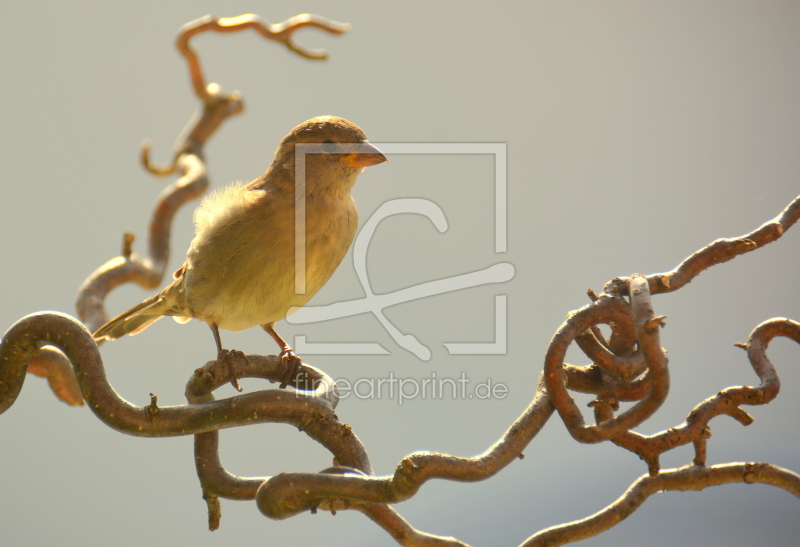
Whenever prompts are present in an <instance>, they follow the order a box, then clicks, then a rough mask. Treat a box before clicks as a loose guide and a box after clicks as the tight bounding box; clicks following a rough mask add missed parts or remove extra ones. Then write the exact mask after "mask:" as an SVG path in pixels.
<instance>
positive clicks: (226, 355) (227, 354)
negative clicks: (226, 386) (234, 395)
mask: <svg viewBox="0 0 800 547" xmlns="http://www.w3.org/2000/svg"><path fill="white" fill-rule="evenodd" d="M237 358H239V359H243V360H244V362H245V363H247V362H248V361H247V357H245V354H244V353H243V352H241V351H239V350H238V349H221V350H219V352H218V353H217V359H219V360H220V361H225V362H226V363H228V367H229V368H230V372H231V378H232V380H231V385H232V386H233V387H234V389H236V391H242V386H240V385H239V379H238V378H237V376H236V359H237Z"/></svg>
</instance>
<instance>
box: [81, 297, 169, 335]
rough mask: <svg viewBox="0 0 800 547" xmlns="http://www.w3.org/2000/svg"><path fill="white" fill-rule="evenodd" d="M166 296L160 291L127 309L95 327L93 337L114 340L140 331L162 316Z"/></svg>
mask: <svg viewBox="0 0 800 547" xmlns="http://www.w3.org/2000/svg"><path fill="white" fill-rule="evenodd" d="M165 304H166V298H165V294H164V292H163V291H162V292H160V293H158V294H156V295H155V296H152V297H150V298H148V299H147V300H145V301H144V302H142V303H141V304H139V305H138V306H134V307H133V308H131V309H129V310H128V311H126V312H124V313H121V314H120V315H118V316H116V317H115V318H114V319H112V320H111V321H109V322H108V323H106V324H105V325H103V326H102V327H100V328H99V329H97V332H95V333H94V339H95V340H97V341H100V340H116V339H117V338H121V337H123V336H125V335H126V334H130V335H134V334H138V333H140V332H142V331H143V330H144V329H146V328H147V327H149V326H150V325H151V324H152V323H155V322H156V321H158V320H159V319H161V318H162V317H164V312H165V311H166V309H165V308H166V307H167V306H165Z"/></svg>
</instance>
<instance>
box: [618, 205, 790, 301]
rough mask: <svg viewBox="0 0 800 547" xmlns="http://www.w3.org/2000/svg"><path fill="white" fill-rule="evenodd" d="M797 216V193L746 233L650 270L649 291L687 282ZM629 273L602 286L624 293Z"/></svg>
mask: <svg viewBox="0 0 800 547" xmlns="http://www.w3.org/2000/svg"><path fill="white" fill-rule="evenodd" d="M798 218H800V196H797V197H796V198H795V199H794V200H792V202H791V203H790V204H789V205H788V206H787V207H786V208H785V209H784V210H783V211H782V212H781V214H779V215H778V216H776V217H775V218H773V219H772V220H770V221H768V222H765V223H764V224H762V225H761V226H760V227H758V228H756V229H755V230H753V231H752V232H750V233H749V234H745V235H743V236H739V237H735V238H731V239H718V240H716V241H713V242H711V243H709V244H708V245H706V246H705V247H703V248H702V249H700V250H698V251H697V252H695V253H694V254H692V255H691V256H689V257H688V258H687V259H686V260H684V261H683V262H681V263H680V264H679V265H678V266H677V267H676V268H674V269H673V270H671V271H669V272H666V273H658V274H650V275H648V276H647V281H648V283H649V284H650V292H651V293H652V294H660V293H666V292H673V291H677V290H678V289H680V288H681V287H683V286H684V285H686V284H688V283H690V282H691V281H692V280H693V279H694V278H695V277H697V276H698V275H700V274H701V273H702V272H704V271H705V270H707V269H709V268H710V267H711V266H716V265H717V264H722V263H723V262H728V261H729V260H733V259H734V258H736V257H737V256H739V255H743V254H745V253H749V252H750V251H754V250H756V249H760V248H761V247H763V246H764V245H767V244H769V243H772V242H773V241H776V240H777V239H778V238H780V237H781V236H782V235H783V234H784V233H786V230H788V229H789V228H791V227H792V226H793V225H794V223H795V222H797V220H798ZM629 281H630V278H628V277H615V278H614V279H612V280H611V281H609V282H608V283H607V284H606V286H605V287H604V288H603V291H604V292H607V293H609V294H627V292H628V282H629Z"/></svg>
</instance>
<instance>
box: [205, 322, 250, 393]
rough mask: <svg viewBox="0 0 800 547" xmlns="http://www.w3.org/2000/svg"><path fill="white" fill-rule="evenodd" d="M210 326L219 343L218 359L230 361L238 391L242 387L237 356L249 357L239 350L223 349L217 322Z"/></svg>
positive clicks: (245, 358)
mask: <svg viewBox="0 0 800 547" xmlns="http://www.w3.org/2000/svg"><path fill="white" fill-rule="evenodd" d="M208 326H209V327H211V332H212V333H214V342H215V343H216V344H217V359H220V360H224V361H225V362H226V363H228V366H229V367H230V369H231V377H232V378H233V379H232V380H231V385H232V386H233V387H234V388H236V391H242V387H241V386H240V385H239V380H238V378H236V361H235V359H236V357H241V358H242V359H244V360H245V362H247V357H245V356H244V353H242V352H241V351H239V350H235V349H233V350H227V349H222V340H220V337H219V327H218V326H217V325H216V323H209V324H208Z"/></svg>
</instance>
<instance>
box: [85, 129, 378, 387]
mask: <svg viewBox="0 0 800 547" xmlns="http://www.w3.org/2000/svg"><path fill="white" fill-rule="evenodd" d="M298 144H310V145H312V146H310V147H301V148H300V149H299V151H300V156H299V160H302V161H296V159H298V157H297V156H296V154H295V150H296V145H298ZM385 161H387V159H386V156H384V155H383V154H382V153H381V152H380V150H378V149H377V148H376V147H375V146H373V145H372V144H370V143H369V142H368V141H367V136H366V135H365V134H364V132H363V131H362V130H361V128H359V127H358V126H357V125H356V124H354V123H352V122H349V121H347V120H345V119H343V118H338V117H336V116H319V117H316V118H312V119H310V120H308V121H305V122H303V123H301V124H300V125H298V126H297V127H295V128H294V129H293V130H292V131H291V132H290V133H289V134H288V135H286V137H284V138H283V140H282V141H281V143H280V145H279V146H278V149H277V151H276V152H275V158H274V160H273V161H272V164H271V165H270V166H269V168H268V169H267V170H266V171H265V172H264V174H263V175H261V176H260V177H258V178H257V179H255V180H254V181H252V182H250V183H249V184H244V183H234V184H232V185H229V186H227V187H225V188H221V189H219V190H217V191H215V192H213V193H211V194H209V195H207V196H206V197H205V198H204V199H203V201H202V202H201V204H200V206H199V207H198V208H197V209H196V210H195V212H194V224H195V237H194V239H193V240H192V242H191V245H190V246H189V250H188V252H187V253H186V261H185V262H184V263H183V266H181V267H180V268H179V269H178V270H177V271H176V272H175V274H174V276H173V277H174V280H173V281H172V283H171V284H170V285H169V286H168V287H166V288H165V289H164V290H162V291H161V292H159V293H158V294H156V295H154V296H152V297H150V298H148V299H147V300H145V301H144V302H142V303H141V304H139V305H138V306H135V307H133V308H131V309H130V310H128V311H126V312H124V313H122V314H120V315H118V316H117V317H115V318H114V319H112V320H111V321H109V322H108V323H106V324H105V325H103V326H102V327H100V328H99V329H98V330H97V332H95V333H94V339H95V340H97V341H99V340H115V339H117V338H120V337H122V336H125V335H126V334H131V335H133V334H138V333H139V332H141V331H142V330H144V329H145V328H146V327H148V326H149V325H151V324H152V323H153V322H155V321H157V320H158V319H160V318H161V317H163V316H165V315H170V316H172V317H173V318H174V319H175V320H176V321H177V322H179V323H185V322H187V321H189V320H190V319H199V320H201V321H205V322H206V323H208V326H209V327H210V328H211V331H212V333H213V335H214V342H215V343H216V346H217V358H218V359H225V360H227V362H228V363H229V365H230V366H231V368H232V369H234V380H233V382H232V383H233V385H234V387H236V388H237V389H238V390H239V391H241V388H240V387H239V385H238V382H237V381H236V379H235V378H236V377H235V366H234V364H233V356H234V355H236V356H239V357H242V358H243V357H244V354H243V353H242V352H239V351H236V350H232V351H231V350H225V349H223V348H222V342H221V341H220V335H219V329H225V330H229V331H241V330H244V329H249V328H251V327H254V326H256V325H260V326H261V327H262V328H263V329H264V330H265V331H266V332H267V333H268V334H269V335H270V336H271V337H272V338H273V339H274V340H275V342H276V343H277V344H278V346H279V347H280V348H281V352H280V357H281V360H282V362H283V363H284V365H285V366H286V369H287V375H286V377H285V379H284V381H283V382H282V383H281V387H285V386H286V385H287V384H288V382H289V381H290V379H291V378H293V377H294V376H296V374H297V372H298V370H299V367H300V363H301V360H300V358H299V357H298V356H297V355H296V354H295V353H294V350H293V349H292V348H291V347H290V346H289V344H287V343H286V341H285V340H284V339H283V338H281V336H280V335H279V334H278V333H277V332H276V331H275V328H274V326H275V323H276V322H277V321H280V320H281V319H285V318H286V316H287V315H288V314H289V313H291V312H292V311H296V310H297V309H298V308H300V307H301V306H303V305H304V304H306V303H307V302H308V301H309V300H310V299H311V298H312V297H313V296H314V295H315V294H316V293H317V292H318V291H319V290H320V289H321V288H322V286H323V285H324V284H325V283H326V282H327V281H328V279H330V277H331V275H333V272H334V271H335V270H336V268H337V267H338V266H339V263H340V262H341V261H342V259H343V258H344V256H345V254H346V253H347V250H348V249H349V248H350V244H351V243H352V242H353V238H354V237H355V234H356V228H357V226H358V211H357V209H356V204H355V201H354V199H353V196H352V195H351V190H352V188H353V185H354V184H355V182H356V179H357V178H358V175H359V174H360V173H361V172H362V171H363V170H364V169H365V168H366V167H369V166H371V165H376V164H378V163H381V162H385ZM298 180H299V181H300V182H301V183H302V184H304V187H305V192H304V193H301V192H298V194H299V197H298V198H297V200H296V191H295V188H296V182H297V181H298ZM302 184H301V186H300V188H301V189H302ZM298 206H299V208H300V210H301V211H302V209H303V208H304V210H305V226H299V227H296V226H295V212H296V210H297V209H298ZM301 218H302V216H301ZM298 228H299V229H298ZM303 229H304V230H303ZM303 232H304V234H303ZM296 235H301V236H302V235H304V237H301V239H300V241H304V247H305V249H304V250H305V253H304V256H302V254H303V253H302V252H297V251H298V249H297V248H296V247H297V246H296V241H297V240H296ZM299 249H300V251H302V245H301V246H300V248H299ZM296 254H297V255H298V256H296ZM296 260H298V261H300V262H299V265H300V269H298V271H299V272H304V276H303V277H301V278H300V283H299V284H298V283H296V279H295V271H296V262H295V261H296ZM298 288H299V289H300V290H298Z"/></svg>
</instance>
